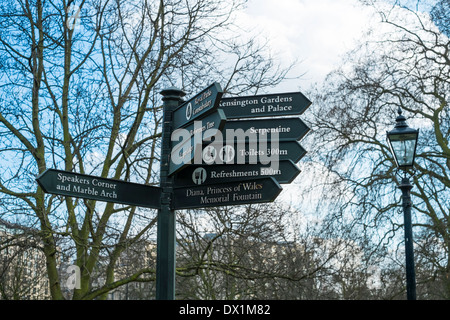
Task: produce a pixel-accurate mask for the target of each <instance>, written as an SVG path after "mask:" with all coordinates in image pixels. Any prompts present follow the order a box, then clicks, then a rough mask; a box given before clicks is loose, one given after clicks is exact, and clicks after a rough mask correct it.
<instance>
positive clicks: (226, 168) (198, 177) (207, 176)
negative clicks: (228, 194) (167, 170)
mask: <svg viewBox="0 0 450 320" xmlns="http://www.w3.org/2000/svg"><path fill="white" fill-rule="evenodd" d="M299 173H300V169H299V168H298V167H297V166H296V165H295V164H294V163H293V162H292V161H291V160H282V161H280V162H276V163H271V164H261V163H257V164H251V165H248V164H217V165H191V166H189V167H187V168H186V169H183V170H181V171H180V172H178V173H177V174H176V175H175V177H174V185H176V186H177V187H192V186H197V185H207V184H221V183H225V182H232V181H245V180H254V179H255V178H266V177H273V178H275V180H276V181H277V182H278V183H280V184H283V183H291V182H292V180H294V179H295V177H297V176H298V174H299Z"/></svg>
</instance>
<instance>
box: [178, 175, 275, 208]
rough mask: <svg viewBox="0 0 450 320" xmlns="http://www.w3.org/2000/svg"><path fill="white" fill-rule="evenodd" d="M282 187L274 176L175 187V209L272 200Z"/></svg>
mask: <svg viewBox="0 0 450 320" xmlns="http://www.w3.org/2000/svg"><path fill="white" fill-rule="evenodd" d="M281 190H282V188H281V186H280V185H279V184H278V182H276V181H275V179H274V178H264V179H254V180H247V181H237V182H228V183H221V184H215V185H204V186H197V187H189V188H175V189H174V198H173V209H175V210H176V209H193V208H204V207H217V206H228V205H244V204H248V203H262V202H272V201H274V200H275V199H276V197H277V196H278V195H279V194H280V192H281Z"/></svg>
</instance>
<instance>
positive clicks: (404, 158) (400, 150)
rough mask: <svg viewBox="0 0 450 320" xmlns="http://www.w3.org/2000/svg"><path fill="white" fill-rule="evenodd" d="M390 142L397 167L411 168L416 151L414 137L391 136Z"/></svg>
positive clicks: (410, 135) (411, 135)
mask: <svg viewBox="0 0 450 320" xmlns="http://www.w3.org/2000/svg"><path fill="white" fill-rule="evenodd" d="M390 140H391V145H392V151H393V152H394V154H395V158H396V159H397V164H398V166H399V167H406V166H412V165H413V161H414V153H415V149H416V135H413V134H409V135H405V134H403V135H391V136H390Z"/></svg>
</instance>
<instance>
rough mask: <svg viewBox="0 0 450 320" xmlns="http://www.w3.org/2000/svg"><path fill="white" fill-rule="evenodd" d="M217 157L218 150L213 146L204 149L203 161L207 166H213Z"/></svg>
mask: <svg viewBox="0 0 450 320" xmlns="http://www.w3.org/2000/svg"><path fill="white" fill-rule="evenodd" d="M216 157H217V151H216V148H214V147H213V146H207V147H206V148H205V149H203V161H205V162H206V163H207V164H211V163H213V162H214V160H216Z"/></svg>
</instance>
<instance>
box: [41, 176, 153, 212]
mask: <svg viewBox="0 0 450 320" xmlns="http://www.w3.org/2000/svg"><path fill="white" fill-rule="evenodd" d="M36 181H37V183H38V184H39V186H40V187H41V188H42V189H43V190H44V192H46V193H51V194H56V195H61V196H68V197H76V198H85V199H91V200H97V201H106V202H114V203H121V204H125V205H132V206H139V207H148V208H154V209H158V208H160V203H161V188H159V187H153V186H148V185H144V184H138V183H132V182H126V181H121V180H113V179H105V178H100V177H95V176H89V175H85V174H80V173H74V172H68V171H61V170H56V169H47V170H45V171H44V172H43V173H42V174H41V175H39V176H38V177H37V178H36Z"/></svg>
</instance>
